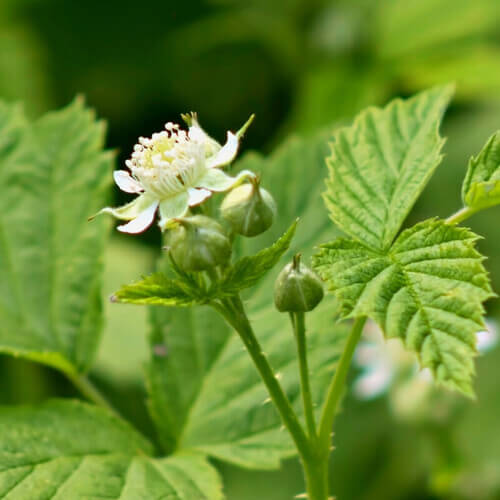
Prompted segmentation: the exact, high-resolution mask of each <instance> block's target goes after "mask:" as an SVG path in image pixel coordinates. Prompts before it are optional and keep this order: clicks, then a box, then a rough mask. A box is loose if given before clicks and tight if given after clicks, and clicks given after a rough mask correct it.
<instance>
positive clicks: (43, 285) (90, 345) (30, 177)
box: [0, 100, 112, 372]
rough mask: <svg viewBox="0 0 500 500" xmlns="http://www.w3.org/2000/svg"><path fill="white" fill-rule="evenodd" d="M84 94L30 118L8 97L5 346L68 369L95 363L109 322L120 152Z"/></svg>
mask: <svg viewBox="0 0 500 500" xmlns="http://www.w3.org/2000/svg"><path fill="white" fill-rule="evenodd" d="M103 141H104V126H103V123H102V122H96V121H95V119H94V116H93V114H92V112H90V111H89V110H87V109H85V108H84V106H83V104H82V102H81V101H79V100H77V101H75V102H74V103H73V104H71V105H70V106H69V107H67V108H65V109H63V110H61V111H58V112H55V113H49V114H47V115H45V116H44V117H42V118H41V119H39V120H38V121H36V122H34V123H33V124H29V123H28V122H27V121H26V119H25V118H24V115H23V113H22V112H21V110H20V109H19V108H18V107H16V106H12V105H6V104H2V103H0V188H1V190H2V196H1V197H0V275H1V276H2V278H1V280H0V351H1V352H6V353H9V354H14V355H17V356H23V357H26V358H29V359H32V360H35V361H39V362H43V363H46V364H49V365H52V366H54V367H56V368H59V369H62V370H64V371H68V372H78V371H79V372H82V371H85V370H87V369H88V368H89V366H90V364H91V362H92V360H93V356H94V351H95V348H96V345H97V342H98V338H99V332H100V325H101V301H100V289H99V288H100V287H99V279H100V272H101V255H102V251H103V246H104V240H105V235H106V232H107V227H106V225H105V224H104V222H103V221H95V222H93V223H92V224H90V223H88V222H87V218H88V217H89V215H91V214H92V213H95V212H96V211H97V210H98V209H99V207H101V206H102V205H103V204H104V202H105V198H106V195H107V192H108V187H109V174H110V172H111V163H112V158H111V155H110V153H109V152H103V150H102V148H103Z"/></svg>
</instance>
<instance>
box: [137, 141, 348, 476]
mask: <svg viewBox="0 0 500 500" xmlns="http://www.w3.org/2000/svg"><path fill="white" fill-rule="evenodd" d="M327 151H328V148H327V135H326V134H323V133H321V134H318V135H317V136H315V137H314V138H311V139H310V140H309V141H305V140H302V139H297V138H294V139H292V140H289V141H287V142H286V143H285V144H284V145H283V146H282V147H280V148H279V149H278V150H277V151H276V152H275V153H274V154H273V155H271V156H270V157H268V158H265V159H264V158H262V157H261V156H259V155H256V154H254V153H252V154H249V155H247V156H246V157H244V158H243V159H242V160H241V161H240V162H239V164H238V168H239V169H251V170H253V171H255V172H262V173H263V174H264V183H265V184H266V185H267V184H268V185H269V186H272V187H273V196H274V197H275V199H276V202H277V205H278V213H279V217H278V218H277V219H276V221H275V224H274V225H273V226H272V228H271V229H270V230H269V231H267V232H266V233H264V234H263V235H261V236H259V237H258V238H242V239H238V240H237V241H236V243H235V253H236V254H237V255H251V254H254V255H253V257H242V258H241V260H239V261H236V264H235V265H234V266H235V268H236V267H237V268H238V269H240V271H238V274H237V275H234V276H240V278H238V283H239V285H238V287H241V284H242V283H245V282H246V280H248V279H252V280H254V279H257V277H256V276H255V275H254V274H253V273H254V272H255V270H256V269H255V268H252V265H254V264H255V263H256V262H260V263H261V264H260V265H261V266H262V267H261V269H260V270H259V271H258V274H259V276H260V277H261V278H262V279H261V280H260V281H259V283H258V284H257V285H256V286H255V287H253V288H252V289H251V290H248V291H247V296H246V298H247V300H248V308H249V310H250V316H251V320H252V324H253V325H254V326H255V331H256V334H257V336H258V338H259V341H260V342H261V343H262V345H263V348H264V350H265V352H266V353H267V354H268V356H269V358H270V362H271V365H272V366H273V368H274V369H275V370H276V371H277V372H280V373H281V379H280V380H281V382H282V383H283V385H284V388H285V390H286V392H287V394H288V396H289V397H290V398H291V400H292V402H293V405H294V407H295V409H296V410H297V412H298V413H299V414H301V412H302V405H301V404H300V396H299V380H298V373H299V370H298V366H297V363H296V353H295V345H294V342H293V333H292V331H291V328H290V324H289V319H288V317H287V315H284V314H277V313H276V311H275V309H274V307H272V306H271V305H270V304H272V291H273V286H272V284H273V282H274V280H275V278H276V275H277V274H278V272H279V269H274V270H269V268H270V267H271V265H274V264H275V263H276V261H277V260H278V258H279V257H280V256H281V255H282V254H283V253H284V252H285V251H286V250H287V248H288V246H289V245H290V244H291V239H292V236H293V233H294V231H295V226H296V223H295V222H294V223H293V224H292V226H291V227H288V225H289V223H290V220H294V219H295V218H296V216H297V214H300V216H301V224H300V225H299V226H298V227H299V228H300V230H299V231H297V234H296V236H295V237H294V240H293V245H291V246H292V247H293V248H290V249H289V250H288V254H287V256H288V257H289V256H291V254H292V253H296V252H297V250H298V249H301V250H302V249H303V250H304V252H309V251H310V250H311V248H312V246H313V245H314V244H316V243H319V242H320V241H321V240H322V239H323V240H324V239H325V238H326V237H328V236H332V227H331V224H330V223H329V221H328V217H327V215H326V213H325V210H324V207H323V204H322V202H321V196H320V193H321V189H322V179H323V176H324V172H325V167H324V157H325V155H326V154H327ZM304 165H307V166H308V180H309V179H312V180H313V181H314V182H304ZM279 234H283V236H281V238H278V239H277V235H279ZM333 234H335V233H333ZM263 246H266V247H267V248H266V249H265V250H261V249H262V247H263ZM257 256H259V257H257ZM238 262H239V263H240V264H238ZM249 262H252V263H253V264H252V265H249V264H248V263H249ZM264 271H266V272H267V271H268V272H267V274H266V275H265V276H263V273H264ZM260 277H259V278H258V279H260ZM243 278H244V280H243ZM236 289H237V288H236V287H235V288H234V290H236ZM331 311H332V307H331V301H325V303H324V304H322V305H321V306H320V307H318V309H317V311H315V312H314V313H311V314H310V315H309V319H308V330H309V331H308V342H309V345H310V350H309V353H310V354H309V356H310V358H309V359H310V366H311V374H312V386H313V392H314V400H315V402H316V403H318V404H319V403H320V402H321V398H322V395H323V394H324V392H325V390H326V387H327V385H328V382H329V379H330V376H331V373H332V371H333V369H334V366H335V362H336V361H337V359H338V357H339V353H340V349H341V347H342V344H343V341H344V339H345V335H346V329H345V327H344V326H341V325H335V322H334V314H333V313H332V312H331ZM152 320H153V321H152V326H153V329H152V333H151V336H150V341H151V360H150V362H149V365H148V368H147V380H148V392H149V407H150V410H151V414H152V416H153V418H154V421H155V424H156V426H157V429H158V432H159V435H160V437H161V441H162V444H163V446H164V448H165V449H167V450H174V449H184V448H194V449H197V450H202V451H203V452H206V453H208V454H210V455H212V456H215V457H217V458H219V459H222V460H225V461H228V462H232V463H234V464H238V465H241V466H244V467H249V468H275V467H277V466H278V465H279V462H280V460H282V459H283V458H285V457H289V456H291V455H293V454H294V453H295V449H294V446H293V443H292V442H291V440H290V438H289V436H288V434H287V433H286V432H285V431H284V430H283V429H282V428H281V422H280V419H279V416H278V413H277V412H276V410H275V409H274V407H273V405H272V404H271V403H270V402H269V401H268V400H267V397H268V395H267V391H266V389H265V387H264V385H263V383H262V382H261V380H260V378H259V376H258V374H257V371H256V369H255V367H254V366H252V363H251V361H250V358H249V356H248V354H247V353H246V352H245V350H244V347H243V345H242V343H241V340H240V339H239V338H238V337H237V336H236V334H235V333H234V332H232V331H231V329H230V328H229V327H228V326H227V325H226V324H225V323H224V322H223V321H222V319H221V318H220V317H219V316H217V315H216V314H215V312H214V311H212V310H210V309H209V308H208V307H203V308H190V309H185V308H183V309H163V308H154V309H153V314H152Z"/></svg>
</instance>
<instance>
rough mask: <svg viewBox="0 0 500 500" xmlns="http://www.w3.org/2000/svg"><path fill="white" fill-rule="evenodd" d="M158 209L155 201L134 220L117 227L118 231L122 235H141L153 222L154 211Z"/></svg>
mask: <svg viewBox="0 0 500 500" xmlns="http://www.w3.org/2000/svg"><path fill="white" fill-rule="evenodd" d="M157 208H158V201H155V202H154V203H152V204H151V205H149V206H148V207H147V208H146V209H145V210H143V211H142V212H141V213H140V214H139V215H138V216H137V217H136V218H135V219H132V220H131V221H130V222H128V223H127V224H123V225H122V226H118V227H117V229H118V231H121V232H122V233H131V234H136V233H142V232H143V231H145V230H146V229H147V228H148V227H149V226H150V225H151V223H152V222H153V219H154V217H155V212H156V209H157Z"/></svg>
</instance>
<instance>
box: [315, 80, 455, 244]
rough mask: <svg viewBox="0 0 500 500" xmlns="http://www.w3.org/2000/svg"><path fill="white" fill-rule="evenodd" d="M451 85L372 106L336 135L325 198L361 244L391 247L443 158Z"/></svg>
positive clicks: (335, 218) (338, 221)
mask: <svg viewBox="0 0 500 500" xmlns="http://www.w3.org/2000/svg"><path fill="white" fill-rule="evenodd" d="M451 94H452V87H450V86H447V87H437V88H434V89H431V90H429V91H426V92H422V93H420V94H418V95H416V96H415V97H412V98H411V99H408V100H406V101H401V100H399V99H397V100H395V101H392V102H391V103H390V104H389V105H388V106H386V107H385V108H383V109H378V108H369V109H368V110H366V111H364V112H362V113H361V114H360V115H359V116H358V117H357V118H356V120H355V122H354V124H353V125H352V126H350V127H346V128H341V129H339V130H338V131H337V132H336V133H335V135H334V142H333V144H332V155H331V156H330V158H328V160H327V161H328V167H329V171H330V176H329V179H328V181H327V191H326V193H325V194H324V198H325V202H326V205H327V207H328V210H329V211H330V216H331V218H332V220H333V221H334V222H335V224H337V226H339V227H340V228H341V229H342V230H343V231H345V232H346V233H347V234H349V235H350V236H352V237H353V238H355V239H357V240H358V241H360V242H361V243H364V244H366V245H368V246H369V247H371V248H373V249H377V250H382V249H387V248H388V247H389V246H390V244H391V243H392V241H393V239H394V237H395V236H396V234H397V232H398V231H399V229H400V227H401V224H402V223H403V221H404V219H405V218H406V216H407V215H408V212H409V211H410V209H411V207H412V206H413V204H414V203H415V201H416V199H417V197H418V195H419V194H420V193H421V191H422V190H423V188H424V186H425V184H426V183H427V181H428V180H429V178H430V177H431V175H432V173H433V172H434V170H435V168H436V167H437V166H438V164H439V162H440V161H441V154H440V151H441V147H442V145H443V142H444V141H443V139H441V138H440V137H439V133H438V128H439V124H440V121H441V117H442V115H443V112H444V109H445V107H446V105H447V104H448V101H449V99H450V97H451Z"/></svg>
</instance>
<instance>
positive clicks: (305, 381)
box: [290, 312, 316, 441]
mask: <svg viewBox="0 0 500 500" xmlns="http://www.w3.org/2000/svg"><path fill="white" fill-rule="evenodd" d="M290 316H291V319H292V325H293V330H294V333H295V339H296V341H297V353H298V357H299V370H300V386H301V392H302V404H303V405H304V415H305V417H306V425H307V431H308V433H309V439H310V440H314V441H315V440H316V421H315V419H314V407H313V402H312V396H311V385H310V383H309V368H308V365H307V340H306V323H305V314H304V313H303V312H296V313H290Z"/></svg>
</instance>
